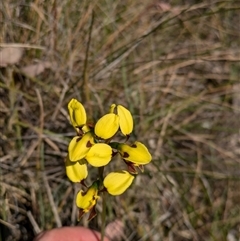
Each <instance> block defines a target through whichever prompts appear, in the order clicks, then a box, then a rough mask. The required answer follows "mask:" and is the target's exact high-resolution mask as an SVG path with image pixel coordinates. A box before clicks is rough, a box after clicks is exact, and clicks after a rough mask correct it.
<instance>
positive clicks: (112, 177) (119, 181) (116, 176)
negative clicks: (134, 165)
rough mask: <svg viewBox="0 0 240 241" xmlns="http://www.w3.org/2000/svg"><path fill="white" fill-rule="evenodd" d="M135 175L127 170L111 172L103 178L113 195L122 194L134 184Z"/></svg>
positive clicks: (105, 185) (104, 183)
mask: <svg viewBox="0 0 240 241" xmlns="http://www.w3.org/2000/svg"><path fill="white" fill-rule="evenodd" d="M133 179H134V176H133V175H131V174H130V173H129V172H127V171H118V172H111V173H109V174H108V175H107V176H106V177H105V178H104V180H103V185H104V187H105V188H106V189H107V191H108V193H110V194H111V195H114V196H115V195H120V194H122V193H124V192H125V191H126V189H128V188H129V187H130V185H131V184H132V182H133Z"/></svg>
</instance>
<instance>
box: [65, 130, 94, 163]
mask: <svg viewBox="0 0 240 241" xmlns="http://www.w3.org/2000/svg"><path fill="white" fill-rule="evenodd" d="M92 145H94V138H93V135H92V133H91V132H87V133H86V134H84V135H83V137H82V138H81V137H79V136H75V137H73V139H72V140H71V141H70V143H69V146H68V153H69V159H70V161H72V162H75V161H79V160H81V159H83V158H84V157H85V156H86V155H87V153H88V151H89V149H90V148H91V147H92Z"/></svg>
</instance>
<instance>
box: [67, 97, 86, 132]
mask: <svg viewBox="0 0 240 241" xmlns="http://www.w3.org/2000/svg"><path fill="white" fill-rule="evenodd" d="M68 111H69V116H70V121H71V123H72V125H73V126H74V127H79V126H80V127H81V126H83V125H84V124H86V121H87V115H86V111H85V109H84V107H83V105H82V104H81V103H80V102H79V101H77V100H76V99H71V100H70V102H69V103H68Z"/></svg>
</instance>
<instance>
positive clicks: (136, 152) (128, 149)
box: [119, 141, 152, 165]
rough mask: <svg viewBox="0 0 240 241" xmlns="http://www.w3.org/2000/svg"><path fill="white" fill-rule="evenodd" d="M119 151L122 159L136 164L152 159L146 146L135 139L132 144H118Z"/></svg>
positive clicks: (143, 163) (145, 162)
mask: <svg viewBox="0 0 240 241" xmlns="http://www.w3.org/2000/svg"><path fill="white" fill-rule="evenodd" d="M119 151H120V154H121V155H122V157H123V159H124V160H126V161H130V162H132V163H134V164H136V165H145V164H147V163H149V162H150V161H151V160H152V156H151V154H150V153H149V151H148V149H147V147H146V146H145V145H144V144H142V143H141V142H138V141H136V142H135V143H134V144H133V145H132V146H129V145H127V144H120V145H119Z"/></svg>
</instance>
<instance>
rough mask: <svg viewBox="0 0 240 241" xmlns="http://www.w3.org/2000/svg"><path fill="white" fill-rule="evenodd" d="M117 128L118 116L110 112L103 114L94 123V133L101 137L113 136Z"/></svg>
mask: <svg viewBox="0 0 240 241" xmlns="http://www.w3.org/2000/svg"><path fill="white" fill-rule="evenodd" d="M118 128H119V116H117V115H115V114H113V113H110V114H106V115H104V116H103V117H102V118H100V119H99V120H98V122H97V123H96V125H95V128H94V132H95V134H96V135H97V136H98V137H100V138H102V139H105V140H106V139H109V138H111V137H113V136H114V135H115V134H116V132H117V131H118Z"/></svg>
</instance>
